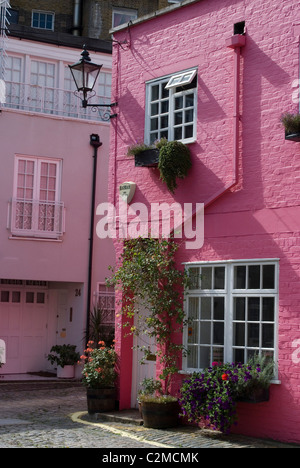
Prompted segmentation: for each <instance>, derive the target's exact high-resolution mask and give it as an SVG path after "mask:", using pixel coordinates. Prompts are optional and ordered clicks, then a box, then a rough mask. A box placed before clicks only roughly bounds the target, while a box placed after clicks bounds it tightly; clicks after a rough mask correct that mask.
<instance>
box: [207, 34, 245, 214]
mask: <svg viewBox="0 0 300 468" xmlns="http://www.w3.org/2000/svg"><path fill="white" fill-rule="evenodd" d="M245 43H246V37H245V36H243V35H241V34H235V35H233V36H231V37H230V38H229V39H227V40H226V47H229V48H231V49H233V50H234V97H233V159H232V181H231V182H229V184H227V185H226V186H225V187H224V188H223V189H221V190H220V191H219V192H217V193H215V194H214V195H213V196H212V197H211V198H209V199H208V200H206V201H205V202H204V208H207V207H208V206H210V205H211V204H212V203H214V202H215V201H216V200H217V199H218V198H220V197H221V196H222V195H223V194H224V193H226V192H228V191H229V190H231V189H232V188H234V187H235V186H236V185H237V183H238V160H239V136H240V135H239V123H240V106H239V102H240V58H241V47H243V46H244V45H245Z"/></svg>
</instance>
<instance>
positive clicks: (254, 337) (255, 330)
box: [247, 323, 259, 347]
mask: <svg viewBox="0 0 300 468" xmlns="http://www.w3.org/2000/svg"><path fill="white" fill-rule="evenodd" d="M247 345H248V346H251V347H258V346H259V324H258V323H248V343H247Z"/></svg>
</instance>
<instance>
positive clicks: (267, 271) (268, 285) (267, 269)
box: [263, 265, 275, 289]
mask: <svg viewBox="0 0 300 468" xmlns="http://www.w3.org/2000/svg"><path fill="white" fill-rule="evenodd" d="M274 287H275V266H274V265H263V288H264V289H274Z"/></svg>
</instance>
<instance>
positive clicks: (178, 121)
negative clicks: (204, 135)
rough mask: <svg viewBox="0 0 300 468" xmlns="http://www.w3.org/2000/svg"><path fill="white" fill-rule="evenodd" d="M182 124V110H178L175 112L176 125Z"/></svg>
mask: <svg viewBox="0 0 300 468" xmlns="http://www.w3.org/2000/svg"><path fill="white" fill-rule="evenodd" d="M181 124H182V112H176V113H175V125H181Z"/></svg>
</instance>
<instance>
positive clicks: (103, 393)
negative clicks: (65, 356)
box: [81, 340, 117, 414]
mask: <svg viewBox="0 0 300 468" xmlns="http://www.w3.org/2000/svg"><path fill="white" fill-rule="evenodd" d="M81 360H82V362H83V364H84V366H83V371H82V376H83V378H82V382H83V384H84V385H85V386H86V390H87V406H88V412H89V414H93V413H102V412H105V411H111V410H114V409H115V405H116V386H115V382H116V378H117V353H116V351H115V349H114V345H112V346H110V347H108V346H105V343H104V341H100V342H99V343H98V344H97V345H96V344H95V342H94V341H92V340H90V341H89V342H88V344H87V348H86V349H85V351H84V354H83V355H82V356H81Z"/></svg>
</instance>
